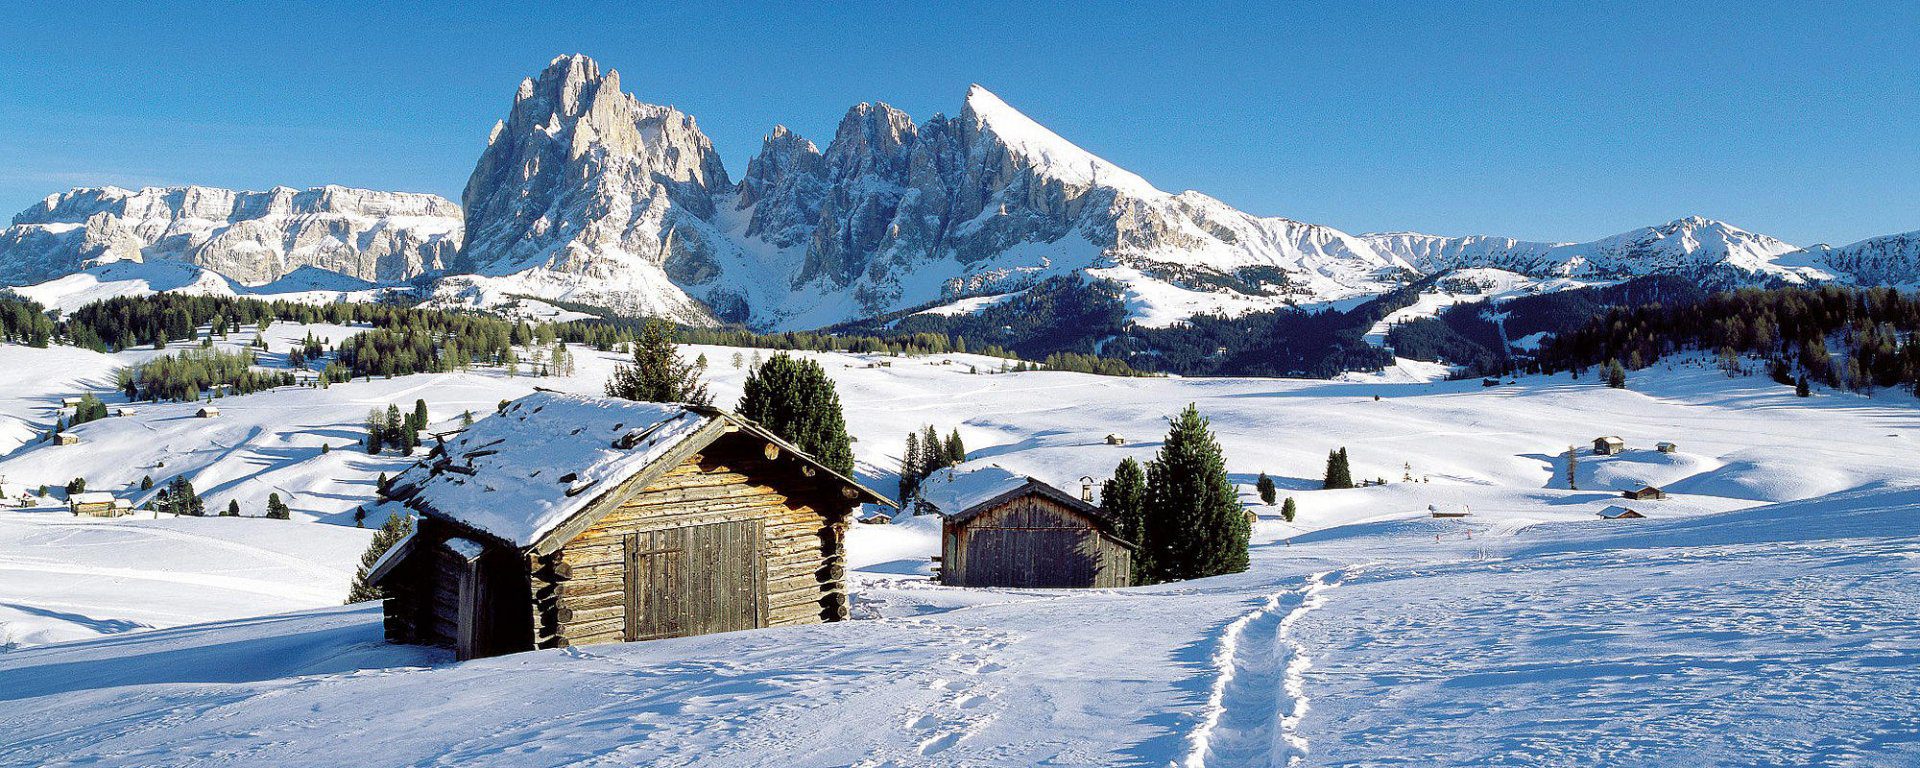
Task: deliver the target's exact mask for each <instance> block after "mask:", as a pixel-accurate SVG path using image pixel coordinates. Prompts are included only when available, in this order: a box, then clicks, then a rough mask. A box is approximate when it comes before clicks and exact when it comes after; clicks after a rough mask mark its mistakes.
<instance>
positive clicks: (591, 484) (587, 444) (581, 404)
mask: <svg viewBox="0 0 1920 768" xmlns="http://www.w3.org/2000/svg"><path fill="white" fill-rule="evenodd" d="M709 419H710V417H709V416H706V415H702V414H700V413H696V412H694V411H692V410H689V409H688V408H687V407H686V406H684V405H678V404H673V403H639V402H633V401H630V400H613V399H607V398H597V397H585V396H580V395H564V394H560V393H556V392H535V393H534V394H532V395H528V396H527V397H523V398H521V399H519V400H516V401H514V402H513V404H511V405H509V406H507V410H506V411H505V412H504V413H501V414H499V415H496V416H491V417H488V418H485V419H481V420H479V421H477V422H474V425H473V426H472V427H470V428H468V429H467V430H466V431H464V432H461V433H460V434H459V435H458V436H456V437H454V438H453V439H451V440H448V441H447V445H446V455H445V456H444V457H442V458H441V461H440V462H439V463H438V464H436V465H433V466H428V465H419V466H415V467H413V468H411V469H408V470H407V471H405V472H403V473H401V474H400V475H399V476H398V477H396V478H394V481H393V486H392V491H391V492H392V493H393V494H394V495H395V496H396V497H400V498H405V499H407V500H408V503H409V504H418V505H422V506H424V507H426V509H427V510H429V511H430V513H431V514H433V515H434V516H436V517H441V518H445V519H449V520H453V521H455V522H458V523H460V524H462V525H465V526H467V527H470V528H473V529H475V530H478V531H481V532H483V533H487V534H491V535H493V536H495V537H497V538H499V539H500V540H502V541H505V542H509V543H512V544H513V545H515V546H521V547H525V546H530V545H532V544H533V543H534V542H535V541H537V540H539V538H540V537H541V536H543V535H545V534H546V533H547V532H549V531H551V530H553V529H554V528H555V527H557V526H559V525H560V524H561V523H563V522H565V521H566V520H567V519H568V518H570V517H572V516H573V515H574V513H576V512H579V511H581V510H582V509H584V508H586V506H587V505H588V504H591V503H592V502H593V500H594V499H596V498H599V496H600V493H598V492H590V491H599V492H604V491H607V490H611V489H612V488H613V487H614V486H615V485H618V484H619V483H620V482H621V481H623V480H625V479H627V478H628V477H631V476H633V475H635V474H638V473H639V472H640V470H642V469H644V468H646V467H647V465H649V464H652V463H653V462H654V461H656V460H658V459H659V458H660V457H661V456H663V455H665V454H666V453H667V452H668V451H669V450H672V448H673V447H674V446H675V445H678V444H679V443H680V441H681V440H684V439H686V438H687V437H688V436H690V435H692V434H693V433H694V432H695V431H697V430H699V429H700V427H702V426H705V425H706V423H707V422H708V421H709ZM436 468H437V470H436Z"/></svg>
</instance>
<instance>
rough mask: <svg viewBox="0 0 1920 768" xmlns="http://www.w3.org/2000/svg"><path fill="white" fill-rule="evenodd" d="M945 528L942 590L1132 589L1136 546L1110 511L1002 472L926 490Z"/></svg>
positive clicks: (953, 476) (966, 474) (961, 474)
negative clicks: (945, 587)
mask: <svg viewBox="0 0 1920 768" xmlns="http://www.w3.org/2000/svg"><path fill="white" fill-rule="evenodd" d="M918 503H919V504H920V505H921V509H922V511H929V512H936V513H938V514H939V515H940V516H941V522H940V534H941V535H940V542H941V544H940V583H942V584H946V585H949V586H958V587H1125V586H1129V585H1131V584H1132V583H1133V553H1134V551H1135V546H1134V545H1133V543H1131V542H1129V541H1127V540H1125V539H1122V538H1120V536H1119V535H1118V533H1117V532H1116V530H1115V527H1114V521H1113V520H1111V519H1109V518H1108V517H1107V514H1106V511H1105V510H1102V509H1100V508H1099V507H1096V506H1094V505H1093V504H1092V503H1090V502H1087V501H1084V500H1082V499H1079V498H1076V497H1075V496H1074V495H1073V494H1070V493H1068V492H1066V491H1063V490H1060V489H1059V488H1055V487H1054V486H1051V485H1048V484H1046V483H1044V482H1041V481H1039V480H1036V479H1034V478H1031V477H1027V476H1025V475H1019V474H1015V473H1013V472H1009V471H1007V470H1005V469H1002V468H1000V467H997V466H990V467H984V468H980V469H975V470H972V471H960V470H957V469H947V470H941V471H937V472H935V473H934V474H933V475H932V476H929V477H928V478H927V480H926V481H924V482H923V483H922V484H921V486H920V490H919V502H918Z"/></svg>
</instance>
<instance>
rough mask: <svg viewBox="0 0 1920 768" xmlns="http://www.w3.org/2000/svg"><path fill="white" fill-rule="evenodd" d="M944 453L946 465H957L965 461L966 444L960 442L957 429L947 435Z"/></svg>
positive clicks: (958, 429)
mask: <svg viewBox="0 0 1920 768" xmlns="http://www.w3.org/2000/svg"><path fill="white" fill-rule="evenodd" d="M946 451H947V463H948V464H959V463H961V462H964V461H966V460H967V445H966V443H962V442H960V428H959V427H955V428H954V429H953V431H952V432H949V433H947V444H946Z"/></svg>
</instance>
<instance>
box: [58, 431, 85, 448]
mask: <svg viewBox="0 0 1920 768" xmlns="http://www.w3.org/2000/svg"><path fill="white" fill-rule="evenodd" d="M53 444H54V445H79V444H80V436H79V435H76V434H74V433H72V432H55V433H54V434H53Z"/></svg>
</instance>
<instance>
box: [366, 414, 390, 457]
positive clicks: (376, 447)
mask: <svg viewBox="0 0 1920 768" xmlns="http://www.w3.org/2000/svg"><path fill="white" fill-rule="evenodd" d="M386 431H387V417H386V414H384V413H381V412H380V409H379V408H375V409H373V410H371V411H368V412H367V453H371V454H378V453H380V448H381V443H383V442H385V441H384V440H382V439H381V438H382V436H383V435H384V434H385V433H386Z"/></svg>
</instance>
